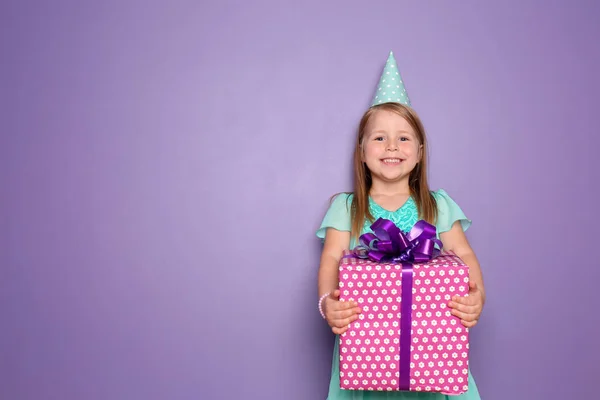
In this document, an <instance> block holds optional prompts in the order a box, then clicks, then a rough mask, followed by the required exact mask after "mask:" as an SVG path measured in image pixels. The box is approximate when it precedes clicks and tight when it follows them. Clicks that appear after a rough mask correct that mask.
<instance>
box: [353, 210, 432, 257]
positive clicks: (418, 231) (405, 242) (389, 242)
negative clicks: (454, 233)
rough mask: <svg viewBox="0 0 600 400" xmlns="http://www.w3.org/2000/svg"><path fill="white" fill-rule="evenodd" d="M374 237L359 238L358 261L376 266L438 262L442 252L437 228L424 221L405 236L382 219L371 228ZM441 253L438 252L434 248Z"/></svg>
mask: <svg viewBox="0 0 600 400" xmlns="http://www.w3.org/2000/svg"><path fill="white" fill-rule="evenodd" d="M371 230H372V231H373V233H365V234H363V235H361V236H360V238H359V242H360V244H359V245H358V246H356V247H355V248H354V251H353V252H354V255H355V256H356V257H358V258H369V259H370V260H372V261H375V262H382V261H392V262H416V263H420V262H425V261H428V260H431V259H432V258H435V257H436V256H437V255H438V254H439V252H440V249H441V248H442V246H443V245H442V242H441V241H440V240H439V239H437V238H436V230H435V226H433V225H431V224H430V223H428V222H427V221H425V220H420V221H418V222H417V223H416V224H415V225H414V226H413V227H412V229H411V230H410V232H408V234H405V233H404V232H402V231H401V230H400V228H398V227H397V226H396V225H394V223H393V222H392V221H390V220H389V219H384V218H379V219H378V220H377V221H375V222H374V223H373V224H372V225H371ZM436 244H437V245H438V246H439V247H440V249H437V248H436V247H435V245H436Z"/></svg>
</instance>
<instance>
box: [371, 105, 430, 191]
mask: <svg viewBox="0 0 600 400" xmlns="http://www.w3.org/2000/svg"><path fill="white" fill-rule="evenodd" d="M422 147H423V146H422V145H421V143H419V141H418V139H417V135H416V133H415V131H414V129H413V128H412V127H411V126H410V124H409V123H408V122H407V121H406V120H405V119H404V118H402V117H401V116H399V115H398V114H396V113H394V112H391V111H386V110H379V111H376V112H375V113H374V114H373V115H372V116H371V118H370V119H369V122H367V124H366V126H365V132H364V136H363V144H362V149H363V153H362V156H363V162H364V163H365V164H366V165H367V168H369V170H370V171H371V177H372V179H373V180H380V181H383V182H390V183H391V182H398V181H402V180H404V179H406V180H407V181H408V177H409V175H410V172H411V171H412V170H413V168H415V166H416V165H417V162H419V160H420V159H421V148H422Z"/></svg>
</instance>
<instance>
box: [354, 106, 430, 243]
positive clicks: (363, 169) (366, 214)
mask: <svg viewBox="0 0 600 400" xmlns="http://www.w3.org/2000/svg"><path fill="white" fill-rule="evenodd" d="M380 110H382V111H391V112H393V113H396V114H398V115H399V116H401V117H402V118H404V119H405V120H406V121H407V122H408V123H409V124H410V126H411V127H412V128H413V129H414V131H415V134H416V136H417V140H418V141H419V144H420V145H422V148H421V159H420V160H419V162H418V163H417V165H416V166H415V168H414V169H413V170H412V171H411V173H410V175H409V178H408V186H409V189H410V194H411V196H412V197H413V198H414V200H415V203H416V205H417V210H418V213H419V219H424V220H426V221H427V222H429V223H430V224H435V221H436V220H437V204H436V201H435V198H434V197H433V195H432V194H431V192H430V191H429V185H428V183H427V137H426V136H425V128H424V127H423V124H422V123H421V120H420V118H419V116H418V115H417V113H416V112H415V111H414V110H413V109H412V108H410V107H407V106H404V105H402V104H399V103H382V104H378V105H375V106H372V107H370V108H369V109H368V110H367V111H366V112H365V114H364V115H363V117H362V119H361V120H360V124H359V127H358V136H357V139H356V146H355V147H354V196H353V199H352V204H351V216H352V228H351V236H352V237H353V238H355V239H358V237H359V235H360V232H361V230H362V227H363V225H364V223H365V221H366V220H368V221H369V222H371V223H372V222H374V217H373V215H371V212H370V211H369V191H370V189H371V185H372V180H371V172H370V171H369V169H368V168H367V166H366V165H365V163H364V162H363V158H362V151H363V150H362V142H363V138H364V136H365V127H366V126H367V123H368V122H369V120H370V119H371V117H372V116H373V114H375V112H377V111H380Z"/></svg>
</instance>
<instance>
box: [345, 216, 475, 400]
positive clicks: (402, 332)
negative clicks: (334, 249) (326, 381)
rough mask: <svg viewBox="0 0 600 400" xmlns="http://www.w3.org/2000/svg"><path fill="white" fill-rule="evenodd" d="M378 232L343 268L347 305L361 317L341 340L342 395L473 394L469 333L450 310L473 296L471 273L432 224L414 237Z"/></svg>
mask: <svg viewBox="0 0 600 400" xmlns="http://www.w3.org/2000/svg"><path fill="white" fill-rule="evenodd" d="M372 230H373V231H374V232H375V234H370V233H369V234H366V235H363V236H361V245H359V246H358V247H357V248H355V249H354V250H352V251H346V252H345V253H344V256H343V257H342V259H341V261H340V264H339V287H340V292H341V293H340V300H342V301H356V302H357V303H358V304H359V307H361V309H362V313H361V314H360V316H359V318H358V319H357V320H356V321H355V322H353V323H351V324H350V326H349V328H348V330H347V331H346V332H344V333H343V334H342V335H340V337H339V349H340V367H339V368H340V388H341V389H346V390H370V391H417V392H418V391H421V392H439V393H443V394H447V395H458V394H461V393H464V392H466V391H467V390H468V365H469V357H468V355H469V332H468V328H466V327H465V326H463V325H462V324H461V322H460V319H459V318H457V317H455V316H453V315H452V314H451V313H450V308H449V307H448V302H449V301H450V300H451V297H452V296H454V295H458V296H466V295H468V291H469V270H468V266H467V265H465V263H464V262H463V261H462V260H461V259H460V258H459V257H457V256H456V255H455V254H454V253H452V252H448V251H443V250H441V242H439V240H437V239H436V238H435V227H433V226H431V225H429V224H427V223H426V222H425V221H419V222H418V223H417V225H415V227H414V228H413V229H412V230H411V231H410V232H409V233H408V234H404V233H403V232H401V231H400V230H399V229H398V228H396V227H395V226H393V224H392V223H391V221H388V220H383V219H379V220H378V221H376V222H375V223H374V224H373V225H372ZM435 244H438V247H440V249H435V248H434V247H435Z"/></svg>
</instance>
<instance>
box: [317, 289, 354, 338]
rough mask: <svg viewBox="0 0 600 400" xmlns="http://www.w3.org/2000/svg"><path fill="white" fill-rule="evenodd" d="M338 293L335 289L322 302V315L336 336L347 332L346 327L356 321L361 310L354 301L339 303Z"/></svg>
mask: <svg viewBox="0 0 600 400" xmlns="http://www.w3.org/2000/svg"><path fill="white" fill-rule="evenodd" d="M339 297H340V291H339V289H336V290H335V291H334V292H333V293H331V294H330V295H329V296H327V297H326V298H325V300H323V313H324V314H325V318H326V319H327V323H328V324H329V326H330V327H331V330H332V331H333V333H335V334H336V335H341V334H342V333H344V332H346V331H347V330H348V325H350V324H351V323H352V322H354V321H356V320H357V319H358V314H360V313H361V309H360V308H359V307H358V304H357V303H356V302H354V301H339V300H338V299H339Z"/></svg>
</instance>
